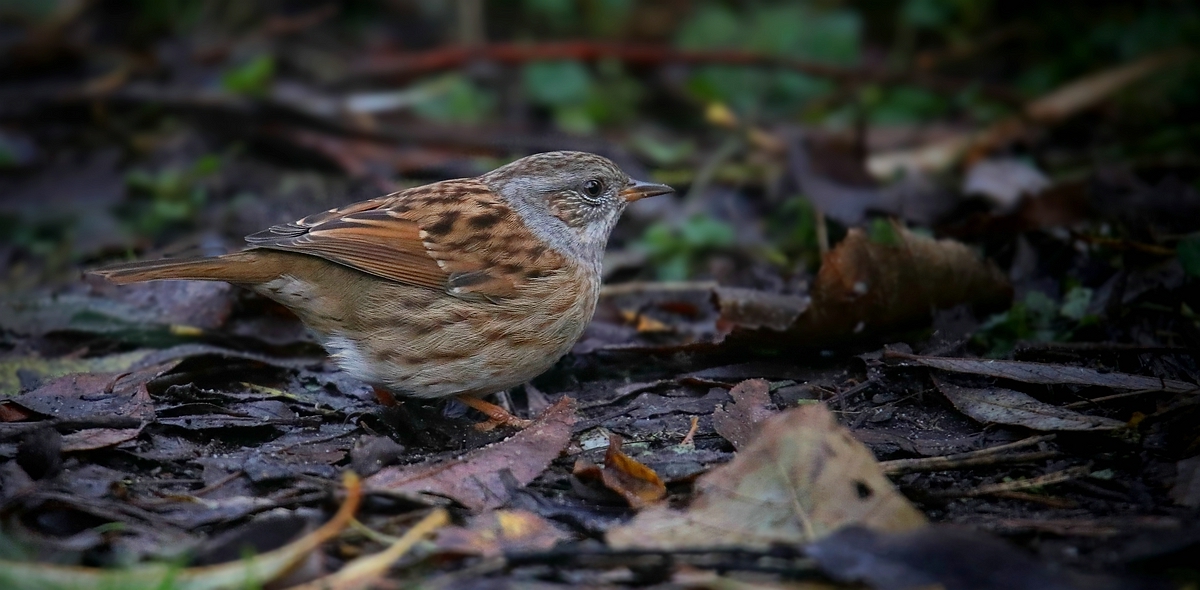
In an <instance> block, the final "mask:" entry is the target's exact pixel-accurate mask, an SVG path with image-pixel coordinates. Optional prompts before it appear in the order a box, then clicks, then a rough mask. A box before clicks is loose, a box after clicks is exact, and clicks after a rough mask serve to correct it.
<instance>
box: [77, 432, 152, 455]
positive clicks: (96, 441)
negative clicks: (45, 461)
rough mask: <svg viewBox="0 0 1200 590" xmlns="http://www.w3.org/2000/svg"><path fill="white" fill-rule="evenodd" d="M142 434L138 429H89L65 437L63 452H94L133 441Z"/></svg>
mask: <svg viewBox="0 0 1200 590" xmlns="http://www.w3.org/2000/svg"><path fill="white" fill-rule="evenodd" d="M141 433H142V427H141V426H139V427H137V428H88V429H85V430H80V431H78V432H72V433H71V434H68V435H65V436H63V440H62V452H64V453H72V452H76V451H94V450H96V449H103V448H105V447H112V446H116V445H119V444H121V443H123V442H125V441H129V440H133V439H135V438H137V437H138V435H139V434H141Z"/></svg>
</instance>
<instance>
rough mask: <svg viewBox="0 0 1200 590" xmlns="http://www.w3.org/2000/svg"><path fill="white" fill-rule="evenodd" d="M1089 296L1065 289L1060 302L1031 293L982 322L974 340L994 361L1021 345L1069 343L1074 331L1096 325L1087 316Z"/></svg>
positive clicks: (1075, 288)
mask: <svg viewBox="0 0 1200 590" xmlns="http://www.w3.org/2000/svg"><path fill="white" fill-rule="evenodd" d="M1092 296H1093V293H1092V290H1091V289H1088V288H1086V287H1081V286H1073V287H1071V288H1070V289H1068V290H1067V292H1066V294H1064V295H1063V298H1062V301H1061V302H1059V301H1055V300H1054V299H1052V298H1050V297H1049V296H1047V295H1046V294H1045V293H1042V292H1040V291H1031V292H1030V293H1029V294H1027V295H1026V296H1025V299H1024V300H1022V301H1018V302H1016V303H1014V304H1013V306H1012V308H1010V309H1009V310H1008V311H1006V312H1004V313H1000V314H996V315H994V316H992V317H991V318H989V319H988V320H987V321H986V322H984V323H983V325H981V326H980V327H979V330H978V331H976V333H975V335H974V337H973V340H974V341H975V343H976V344H978V345H980V346H982V347H983V348H984V349H986V351H987V353H986V354H987V356H989V357H993V358H998V357H1003V356H1006V355H1008V354H1009V353H1010V352H1012V350H1013V348H1014V347H1015V346H1016V345H1017V344H1018V343H1020V342H1063V341H1068V340H1070V339H1071V338H1072V337H1073V336H1074V334H1075V332H1076V331H1077V330H1079V329H1080V328H1082V327H1084V326H1088V325H1092V324H1095V323H1096V322H1097V321H1098V318H1096V317H1095V316H1091V315H1088V314H1087V309H1088V306H1089V305H1090V304H1091V302H1092Z"/></svg>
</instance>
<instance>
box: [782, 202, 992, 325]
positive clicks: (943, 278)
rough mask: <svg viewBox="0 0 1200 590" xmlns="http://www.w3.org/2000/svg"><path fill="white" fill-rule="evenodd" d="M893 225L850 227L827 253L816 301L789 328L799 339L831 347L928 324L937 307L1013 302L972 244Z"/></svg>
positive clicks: (817, 282) (816, 282) (814, 293)
mask: <svg viewBox="0 0 1200 590" xmlns="http://www.w3.org/2000/svg"><path fill="white" fill-rule="evenodd" d="M890 227H891V231H890V232H888V233H889V234H890V235H888V236H884V237H882V238H879V237H877V238H875V239H872V238H871V237H869V236H868V235H867V233H866V232H864V231H862V230H861V229H857V228H854V229H851V230H850V232H849V233H848V234H847V235H846V238H845V239H844V240H842V241H841V242H840V243H839V244H838V245H837V247H836V248H834V249H833V250H832V251H830V252H829V253H828V254H826V255H825V258H824V260H823V261H822V263H821V269H820V270H819V271H817V277H816V279H815V280H814V282H813V287H812V291H811V298H812V305H810V306H809V308H808V310H807V311H806V312H804V313H803V314H801V315H800V317H799V318H798V319H797V320H796V322H795V323H794V324H792V326H791V327H790V328H789V330H788V332H789V334H790V335H791V336H792V337H793V338H794V339H795V340H797V341H799V342H802V343H812V344H811V345H812V346H820V347H829V346H833V345H835V344H843V343H846V342H849V341H853V340H861V339H862V338H863V337H867V336H871V335H882V334H886V333H888V332H893V331H896V330H901V329H906V328H911V327H914V326H916V325H919V324H921V323H923V322H928V321H929V319H930V317H931V315H930V314H931V310H933V309H946V308H950V307H954V306H956V305H962V304H968V305H973V306H976V307H980V308H997V309H998V308H1002V307H1006V306H1007V305H1008V303H1009V302H1010V301H1011V299H1012V287H1011V286H1009V284H1008V280H1007V279H1006V278H1005V276H1004V273H1002V272H1000V270H999V269H998V268H996V267H995V265H993V264H991V263H990V262H987V261H984V260H980V258H979V257H978V256H977V255H976V254H975V252H974V251H973V250H971V249H970V248H969V247H967V246H966V245H964V244H961V243H959V242H955V241H953V240H934V239H932V238H927V237H924V236H921V235H918V234H914V233H912V232H910V231H908V230H907V229H905V228H904V227H901V226H899V225H896V224H892V225H891V226H890Z"/></svg>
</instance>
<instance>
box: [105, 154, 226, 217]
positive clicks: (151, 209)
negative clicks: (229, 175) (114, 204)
mask: <svg viewBox="0 0 1200 590" xmlns="http://www.w3.org/2000/svg"><path fill="white" fill-rule="evenodd" d="M222 163H223V160H222V158H221V156H218V155H215V154H209V155H206V156H203V157H201V158H199V159H197V160H196V161H195V162H193V163H192V164H191V165H190V166H187V167H183V168H167V169H164V170H160V171H158V172H147V171H145V170H134V171H133V172H130V173H129V174H128V175H127V176H126V177H125V184H126V186H127V187H128V190H129V196H130V199H128V200H127V201H126V202H125V203H122V205H121V206H120V207H119V209H118V211H117V213H118V215H119V216H120V217H121V218H122V219H123V220H125V222H126V223H127V224H128V225H129V227H130V229H131V230H132V231H133V232H134V233H136V234H138V235H147V236H154V235H158V234H159V233H161V232H162V231H163V230H165V229H167V228H169V227H172V226H177V225H180V224H184V223H187V222H189V221H192V220H193V219H194V218H195V217H196V215H197V214H198V213H199V212H200V210H201V208H202V207H203V206H204V204H205V202H206V201H207V200H208V189H207V188H206V187H205V185H204V183H203V181H204V180H205V179H206V178H208V177H209V176H212V175H214V174H216V173H217V172H218V171H219V170H220V168H221V165H222Z"/></svg>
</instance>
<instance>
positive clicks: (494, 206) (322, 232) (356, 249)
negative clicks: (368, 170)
mask: <svg viewBox="0 0 1200 590" xmlns="http://www.w3.org/2000/svg"><path fill="white" fill-rule="evenodd" d="M485 221H487V222H488V224H487V225H484V223H483V222H485ZM246 241H247V242H248V243H249V244H250V245H251V246H252V247H257V248H269V249H273V250H284V251H288V252H297V253H301V254H309V255H313V256H319V257H321V258H325V259H326V260H330V261H332V262H336V263H338V264H344V265H346V266H349V267H351V268H355V269H358V270H361V271H363V272H367V273H370V274H373V275H376V276H379V277H382V278H385V279H389V280H393V281H396V282H400V283H405V284H409V285H414V286H421V287H429V288H433V289H440V290H445V291H446V292H447V293H449V294H451V295H454V296H457V297H471V298H473V297H481V298H486V299H489V300H497V299H505V298H509V297H512V296H515V295H516V294H517V293H518V291H519V289H520V287H521V285H522V284H523V283H524V282H525V281H526V280H528V279H529V278H531V277H533V276H539V275H543V274H547V273H548V272H550V271H553V270H554V269H555V268H561V266H562V264H563V263H564V259H563V257H562V256H560V255H558V253H557V252H554V251H552V250H549V249H548V248H545V247H537V245H536V244H534V245H533V246H530V243H531V242H536V239H535V238H534V237H533V235H532V234H531V233H530V232H529V231H528V229H526V228H525V227H524V224H523V223H521V221H520V219H519V217H517V216H516V214H515V213H514V212H513V211H512V210H511V209H510V208H509V207H508V206H507V205H506V204H504V203H503V202H502V201H500V200H499V199H498V198H496V197H495V195H492V194H491V193H490V192H489V191H488V189H487V187H486V186H485V185H483V184H482V183H479V182H478V181H473V180H457V181H447V182H441V183H435V184H431V185H426V186H423V187H418V188H414V189H409V190H407V191H403V192H400V193H396V194H394V195H389V196H386V197H380V198H378V199H372V200H369V201H363V202H360V203H354V204H352V205H348V206H346V207H343V208H341V209H332V210H329V211H325V212H322V213H318V214H315V215H310V216H308V217H305V218H304V219H300V220H298V221H294V222H292V223H284V224H279V225H276V226H274V227H271V228H269V229H266V230H264V231H261V232H258V233H255V234H253V235H250V236H247V238H246Z"/></svg>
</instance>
